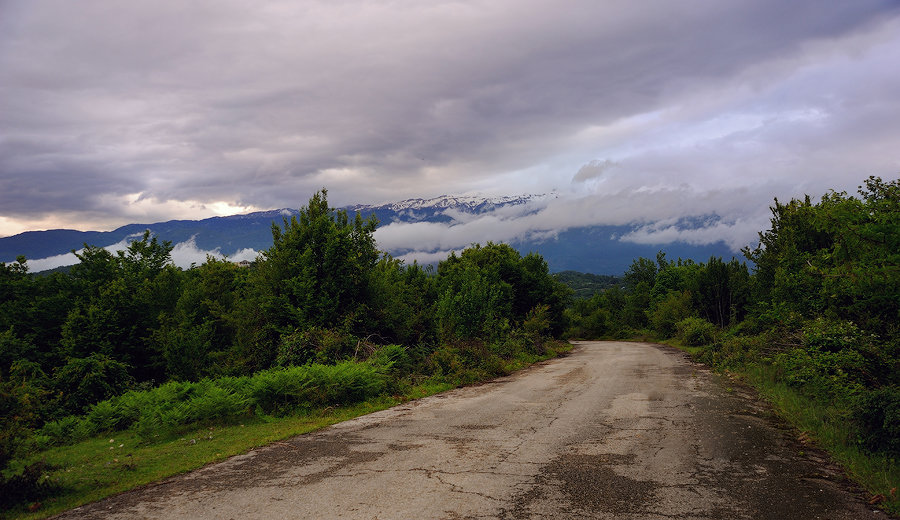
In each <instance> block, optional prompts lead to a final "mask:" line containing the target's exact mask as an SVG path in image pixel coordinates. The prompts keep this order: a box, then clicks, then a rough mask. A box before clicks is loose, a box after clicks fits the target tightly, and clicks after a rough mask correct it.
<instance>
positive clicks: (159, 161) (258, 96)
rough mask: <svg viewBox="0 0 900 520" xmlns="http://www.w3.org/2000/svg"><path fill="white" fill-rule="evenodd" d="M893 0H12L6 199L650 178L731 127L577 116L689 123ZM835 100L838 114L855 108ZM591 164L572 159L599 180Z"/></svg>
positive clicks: (294, 193)
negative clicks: (683, 135) (669, 147)
mask: <svg viewBox="0 0 900 520" xmlns="http://www.w3.org/2000/svg"><path fill="white" fill-rule="evenodd" d="M896 5H897V4H896V3H893V2H878V1H855V2H824V3H823V2H819V1H798V2H781V1H747V2H728V3H724V2H719V1H712V0H708V1H688V2H677V3H675V2H667V1H659V2H639V3H637V2H614V3H607V2H561V3H560V2H556V3H553V4H550V3H546V2H536V1H508V2H500V1H491V2H418V1H408V2H392V3H375V2H311V1H310V2H253V3H247V2H237V1H215V2H212V1H210V2H176V1H171V2H152V3H133V2H115V1H90V0H84V1H80V2H77V3H73V2H69V1H62V0H60V1H40V0H38V1H24V0H23V1H7V2H4V3H0V10H2V12H0V190H2V193H0V217H6V218H7V219H22V220H28V219H34V220H37V219H40V218H43V217H45V216H46V215H48V214H49V215H52V214H53V213H54V212H56V211H61V210H65V211H69V212H74V213H72V214H76V213H77V212H78V211H85V212H97V211H98V210H99V211H101V213H103V212H105V214H106V215H108V218H109V220H110V222H113V221H116V220H117V219H120V220H121V219H122V218H130V217H131V215H132V213H130V212H129V210H128V208H127V206H128V205H129V204H132V205H134V204H135V203H136V202H135V201H136V200H137V201H143V202H145V203H147V204H150V203H151V202H153V201H156V202H158V203H159V204H158V211H157V213H159V216H160V217H161V218H165V216H166V215H165V213H166V212H168V211H172V210H173V209H172V205H171V204H170V203H174V202H178V201H182V202H184V201H186V202H185V203H186V204H187V205H188V208H187V209H185V208H181V210H183V211H185V212H187V213H185V214H190V211H189V210H190V208H191V207H195V206H197V205H198V204H199V205H202V204H204V203H214V202H216V201H225V202H228V203H231V204H235V205H244V206H253V207H260V208H270V207H283V206H297V205H298V204H299V203H302V201H303V200H305V198H306V197H307V196H308V194H309V193H310V192H311V191H313V190H315V189H318V188H320V187H322V186H327V187H329V188H331V193H332V197H333V198H334V200H333V202H336V203H339V204H343V203H351V202H380V201H387V200H396V199H401V198H405V197H408V196H431V195H438V194H441V193H452V192H461V191H468V190H470V189H472V188H473V187H475V188H479V189H486V190H488V191H494V192H501V191H504V190H505V191H520V190H518V189H517V188H518V187H519V186H522V185H527V186H535V187H539V188H547V187H551V186H560V185H563V187H566V185H567V184H568V182H569V180H570V179H572V176H573V173H574V172H578V171H579V168H581V166H582V165H583V164H585V163H586V162H587V161H589V160H590V158H586V157H587V156H588V155H590V154H593V155H594V157H592V158H596V157H599V158H600V160H607V158H611V160H613V161H616V162H617V163H619V162H622V164H623V171H624V172H631V174H632V176H631V177H630V178H631V179H633V180H634V179H641V181H642V183H640V184H635V183H634V182H633V181H632V183H631V185H630V188H631V189H638V188H640V187H641V186H652V185H654V183H656V182H658V180H659V179H660V178H667V177H671V176H683V177H684V178H685V182H690V181H691V180H692V179H693V180H694V181H696V182H701V183H702V182H705V179H707V178H709V177H715V176H719V178H720V179H725V180H726V181H727V179H729V178H730V177H729V176H730V175H736V174H733V173H729V172H727V171H720V168H721V165H722V164H723V163H724V162H726V161H729V160H731V159H733V158H734V157H735V156H734V154H732V153H727V150H726V151H725V152H722V151H721V150H712V151H710V152H709V154H707V156H704V155H703V154H696V153H690V152H685V151H676V152H671V151H659V150H656V151H652V152H648V153H647V154H646V155H644V156H636V157H633V158H632V159H631V160H630V164H631V165H632V166H627V164H629V161H620V160H619V159H620V157H619V156H618V155H623V154H624V152H622V149H621V146H624V145H621V143H620V146H619V148H616V147H615V146H612V145H611V144H610V143H611V142H612V141H610V140H609V138H608V136H607V137H604V138H602V139H599V138H598V139H596V140H595V142H593V143H592V141H591V139H589V138H585V137H583V135H584V134H585V132H587V133H588V134H590V132H591V131H592V129H597V128H601V129H602V128H606V127H610V128H618V127H617V126H616V125H618V124H619V123H620V122H621V121H623V120H629V118H635V117H638V118H639V117H640V116H641V115H642V114H652V113H654V112H656V111H672V110H675V108H673V107H678V108H677V110H681V111H682V112H684V113H686V114H687V115H684V116H683V119H677V118H676V119H675V120H672V121H668V122H664V123H666V124H668V125H669V126H668V127H665V125H663V127H656V126H647V125H644V126H643V127H642V128H644V130H645V131H644V133H643V134H639V135H631V136H630V137H629V138H628V139H629V142H630V143H631V145H630V146H633V147H637V148H640V147H641V146H648V144H647V143H649V142H651V140H652V138H653V136H654V133H664V134H667V135H671V134H674V133H677V129H678V126H679V125H680V124H682V123H683V122H685V121H686V122H687V123H690V124H694V123H696V122H695V121H692V120H691V116H690V114H689V113H690V112H691V110H694V108H693V107H695V106H700V105H703V104H704V103H709V102H710V101H709V99H710V98H713V99H715V98H716V97H717V96H723V97H725V98H727V97H728V96H730V95H731V92H732V90H735V89H737V90H739V89H747V88H750V89H757V90H759V91H761V92H771V90H772V88H773V87H772V85H773V84H776V83H779V82H782V81H785V78H789V77H790V76H791V75H792V74H794V73H795V72H796V71H797V70H800V69H802V68H804V67H808V66H810V64H814V63H816V62H817V61H818V60H819V59H820V58H821V59H826V58H829V57H830V56H832V55H833V54H834V53H835V52H837V51H834V50H833V49H832V50H829V49H830V47H828V45H827V42H834V41H843V39H851V40H853V41H854V42H856V43H855V44H856V45H857V46H858V47H859V49H860V50H859V52H864V51H865V50H866V49H867V48H868V47H870V46H871V45H873V44H872V43H871V42H870V41H869V39H868V37H867V36H866V35H867V34H869V33H870V32H872V33H876V34H882V33H883V31H882V33H879V32H878V30H877V28H878V27H879V26H881V25H883V24H885V23H888V22H889V21H890V20H892V19H893V18H894V17H895V10H896V9H895V8H896ZM857 35H861V36H857ZM881 37H883V36H881ZM854 38H856V39H854ZM823 42H825V43H823ZM823 49H824V50H823ZM817 53H821V56H820V55H819V54H817ZM823 74H825V76H826V77H825V79H824V81H825V82H826V84H827V83H828V82H830V81H841V80H840V79H837V80H835V79H834V78H833V77H831V76H830V75H829V74H828V73H827V71H826V72H824V73H823ZM888 79H892V78H888ZM889 83H890V81H889ZM873 89H877V87H873ZM698 92H700V93H702V95H701V94H698ZM877 95H878V96H879V98H878V99H881V100H884V103H887V104H889V107H888V108H889V109H891V110H893V103H894V102H893V101H892V100H891V99H890V98H892V97H893V96H892V95H891V94H890V93H889V92H888V91H887V90H885V91H881V92H878V94H877ZM822 96H823V99H825V98H828V96H829V92H828V90H827V89H825V90H824V91H823V92H822ZM828 99H830V98H828ZM770 101H771V102H773V103H778V100H777V98H775V97H773V98H770ZM826 101H827V99H826ZM765 102H767V101H765V100H763V101H758V100H753V98H752V96H751V98H750V100H749V101H742V102H739V103H738V104H737V105H733V104H728V103H725V104H724V106H723V110H731V109H734V108H735V106H737V108H739V109H740V108H741V103H744V104H745V105H748V106H749V105H753V104H754V103H755V104H756V105H755V106H753V107H752V108H753V109H754V110H757V109H760V110H761V109H763V108H765V107H762V108H761V105H763V104H765ZM782 108H784V107H781V106H779V107H776V109H777V110H781V109H782ZM787 108H791V109H794V107H787ZM697 110H699V111H700V112H702V113H703V114H702V115H701V116H698V117H706V118H709V117H710V116H709V113H708V112H703V110H704V109H702V108H701V109H697ZM846 112H848V115H847V117H846V118H845V119H842V120H841V121H840V124H841V125H844V124H846V125H847V128H855V127H857V126H859V127H863V128H865V127H866V125H867V124H868V123H869V122H870V118H869V117H867V116H866V114H865V113H862V114H856V113H855V112H854V111H853V110H850V109H847V110H846ZM863 112H865V110H863ZM882 113H884V112H882ZM870 115H872V117H874V118H877V116H878V114H877V113H872V114H870ZM854 118H857V119H858V121H857V120H856V119H854ZM639 126H640V125H639ZM661 128H662V129H661ZM769 128H770V129H771V128H774V127H772V126H771V125H770V126H769ZM775 130H777V128H776V129H775ZM616 131H618V130H616ZM792 131H793V129H792ZM875 131H876V132H877V131H878V130H875ZM888 131H889V129H882V130H881V132H882V133H880V134H879V135H878V136H877V137H878V139H877V142H883V141H884V139H883V137H884V132H888ZM830 132H831V133H830V134H829V135H832V136H843V135H844V131H843V127H842V128H841V129H838V130H831V131H830ZM788 137H790V136H788ZM790 140H791V139H789V141H790ZM613 141H614V139H613ZM762 141H764V142H772V140H771V139H768V138H766V137H765V136H763V137H762ZM793 141H795V142H798V143H800V144H802V143H801V140H798V139H794V140H793ZM810 142H815V140H811V141H810ZM798 146H799V145H798ZM798 153H799V152H798ZM617 154H618V155H617ZM880 157H884V155H883V154H882V155H880ZM698 159H699V162H694V163H693V164H689V162H690V161H696V160H698ZM661 161H671V163H670V164H671V165H672V166H671V167H669V168H660V167H659V165H660V164H662V163H661ZM887 162H888V163H889V162H890V161H887ZM636 164H640V165H644V166H645V167H646V168H644V169H635V166H634V165H636ZM703 165H709V167H710V169H709V170H707V171H705V172H704V171H702V170H703V168H704V166H703ZM535 168H537V170H535ZM698 169H699V170H701V171H700V172H699V173H698V172H697V170H698ZM737 170H741V168H737ZM535 171H537V172H538V173H535ZM582 171H583V172H586V171H585V170H582ZM613 171H615V169H614V170H613ZM588 173H589V172H586V173H585V174H584V175H581V174H579V176H578V178H577V179H576V180H578V181H580V182H584V181H591V182H595V181H598V179H596V178H593V177H591V176H590V175H588ZM741 174H742V175H753V173H752V172H751V173H747V171H746V169H745V171H744V172H743V173H741ZM535 175H541V176H543V177H545V178H541V179H535V178H534V176H535ZM601 177H603V176H601ZM738 181H739V179H738ZM610 182H618V181H615V180H613V181H610ZM724 184H727V182H724ZM738 184H740V182H738ZM123 201H124V202H123ZM173 201H174V202H173ZM117 208H118V209H117ZM95 216H96V215H95ZM92 218H93V217H92ZM598 219H599V217H598ZM0 234H3V231H2V230H0Z"/></svg>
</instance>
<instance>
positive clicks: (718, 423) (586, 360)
mask: <svg viewBox="0 0 900 520" xmlns="http://www.w3.org/2000/svg"><path fill="white" fill-rule="evenodd" d="M728 384H729V383H728V381H727V380H726V381H723V380H721V378H719V377H718V376H716V375H714V374H711V373H710V372H709V371H707V370H705V369H704V368H702V367H701V366H699V365H696V364H694V363H692V362H691V361H690V360H688V359H687V358H686V357H685V356H684V355H683V354H681V353H680V352H678V351H676V350H674V349H670V348H668V347H661V346H657V345H651V344H646V343H626V342H582V343H580V344H578V345H577V346H576V348H575V349H574V351H573V352H572V353H571V354H570V355H568V356H566V357H564V358H561V359H556V360H551V361H548V362H545V363H542V364H540V365H537V366H535V367H532V368H530V369H528V370H525V371H523V372H520V373H517V374H514V375H513V376H510V377H505V378H501V379H498V380H496V381H493V382H491V383H488V384H484V385H480V386H475V387H469V388H462V389H457V390H453V391H451V392H446V393H444V394H440V395H436V396H432V397H429V398H426V399H421V400H418V401H414V402H410V403H407V404H404V405H401V406H398V407H395V408H392V409H390V410H384V411H381V412H377V413H374V414H371V415H368V416H364V417H360V418H358V419H354V420H351V421H347V422H345V423H341V424H338V425H335V426H332V427H330V428H327V429H325V430H321V431H319V432H317V433H314V434H310V435H303V436H300V437H296V438H293V439H290V440H287V441H284V442H279V443H276V444H274V445H271V446H268V447H265V448H261V449H258V450H255V451H253V452H251V453H248V454H246V455H241V456H237V457H233V458H231V459H228V460H227V461H224V462H221V463H217V464H213V465H210V466H207V467H205V468H203V469H200V470H198V471H195V472H193V473H189V474H186V475H182V476H178V477H174V478H172V479H169V480H167V481H164V482H163V483H161V484H159V485H154V486H150V487H147V488H144V489H141V490H137V491H134V492H130V493H125V494H122V495H118V496H116V497H112V498H110V499H107V500H105V501H101V502H98V503H96V504H91V505H88V506H84V507H82V508H79V509H75V510H73V511H70V512H68V513H65V514H63V515H62V516H61V517H62V518H104V519H106V518H109V519H116V518H121V519H129V520H133V519H139V518H166V519H169V518H191V519H204V518H210V519H229V518H231V519H235V520H238V519H241V520H244V519H277V518H348V519H367V520H373V519H381V520H384V519H392V518H397V519H431V518H446V519H460V518H499V519H515V518H566V519H569V518H572V519H578V518H598V519H693V518H696V519H714V518H715V519H719V518H721V519H729V520H730V519H738V518H760V519H778V518H798V519H799V518H803V519H811V518H827V519H833V520H839V519H848V520H849V519H854V520H861V519H870V518H872V519H874V518H886V516H885V515H883V514H882V513H879V512H876V511H873V510H872V509H873V508H872V507H871V506H868V505H867V504H866V503H865V502H864V501H863V500H862V499H861V498H860V497H859V496H857V495H854V494H853V493H851V492H850V491H848V489H849V487H848V485H847V484H846V483H845V482H843V481H842V480H841V477H840V473H839V472H838V471H837V470H835V469H834V468H833V467H831V466H829V465H828V464H827V463H826V462H825V461H824V460H822V459H821V457H818V456H816V455H812V454H810V451H812V450H809V448H808V447H805V446H803V445H802V444H800V443H799V442H797V441H796V440H793V436H792V434H791V432H790V431H788V430H787V429H785V428H784V427H782V426H778V425H777V423H776V422H775V421H773V420H772V419H771V418H770V417H769V414H768V413H767V411H766V408H765V407H764V406H762V405H760V404H759V403H758V402H757V401H755V400H754V399H753V398H752V397H751V396H749V395H748V394H747V393H746V392H744V391H742V390H741V389H739V388H738V389H732V388H729V387H728Z"/></svg>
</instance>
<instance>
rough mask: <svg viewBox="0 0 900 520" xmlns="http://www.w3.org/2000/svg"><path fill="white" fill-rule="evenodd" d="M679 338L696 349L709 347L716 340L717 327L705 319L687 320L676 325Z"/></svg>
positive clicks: (691, 318)
mask: <svg viewBox="0 0 900 520" xmlns="http://www.w3.org/2000/svg"><path fill="white" fill-rule="evenodd" d="M675 328H676V329H677V330H678V337H680V338H681V340H682V341H684V342H685V343H686V344H688V345H690V346H693V347H696V346H700V345H708V344H710V343H712V342H713V341H715V339H716V331H717V330H718V329H716V326H715V325H713V324H712V323H710V322H708V321H706V320H704V319H703V318H694V317H690V318H685V319H683V320H681V321H679V322H678V323H676V324H675Z"/></svg>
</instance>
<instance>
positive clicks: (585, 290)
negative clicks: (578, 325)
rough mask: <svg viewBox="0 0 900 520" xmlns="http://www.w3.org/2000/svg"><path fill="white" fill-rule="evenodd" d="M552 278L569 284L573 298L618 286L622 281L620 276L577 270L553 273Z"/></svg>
mask: <svg viewBox="0 0 900 520" xmlns="http://www.w3.org/2000/svg"><path fill="white" fill-rule="evenodd" d="M553 278H554V279H556V280H557V281H558V282H561V283H564V284H565V285H567V286H569V287H570V288H571V289H572V295H573V296H574V297H575V298H590V297H592V296H594V295H596V294H600V293H602V292H603V291H605V290H607V289H609V288H610V287H619V286H621V285H622V284H623V283H624V281H623V280H622V278H621V277H620V276H609V275H602V274H592V273H579V272H577V271H561V272H558V273H554V274H553Z"/></svg>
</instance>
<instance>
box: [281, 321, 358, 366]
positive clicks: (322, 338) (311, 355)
mask: <svg viewBox="0 0 900 520" xmlns="http://www.w3.org/2000/svg"><path fill="white" fill-rule="evenodd" d="M354 345H355V341H354V340H353V338H352V337H350V336H347V335H344V334H342V333H340V332H339V331H336V330H333V329H323V328H318V327H313V328H310V329H308V330H304V331H296V332H293V333H291V334H286V335H284V336H282V337H281V343H279V345H278V356H277V357H276V358H275V364H276V365H277V366H281V367H286V366H301V365H305V364H307V363H309V362H312V361H315V362H318V363H329V362H334V361H337V360H339V359H342V358H346V357H349V356H350V355H351V354H352V353H353V346H354Z"/></svg>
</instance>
